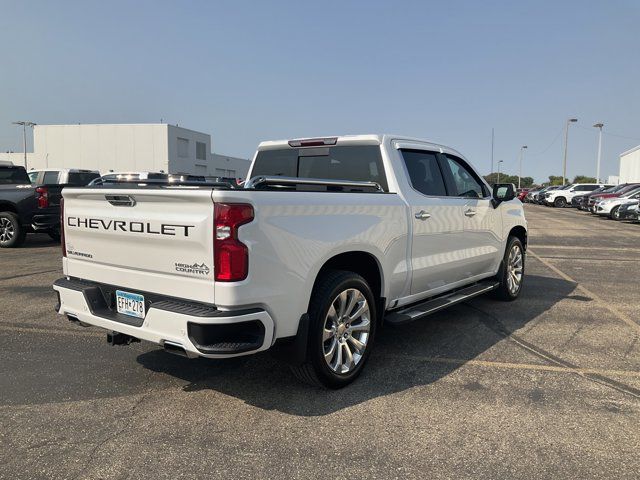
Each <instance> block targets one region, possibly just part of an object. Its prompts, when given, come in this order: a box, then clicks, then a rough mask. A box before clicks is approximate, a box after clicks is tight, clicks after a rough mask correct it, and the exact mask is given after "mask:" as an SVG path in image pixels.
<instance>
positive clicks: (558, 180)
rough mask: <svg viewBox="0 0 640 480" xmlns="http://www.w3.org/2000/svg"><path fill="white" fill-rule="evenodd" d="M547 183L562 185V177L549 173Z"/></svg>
mask: <svg viewBox="0 0 640 480" xmlns="http://www.w3.org/2000/svg"><path fill="white" fill-rule="evenodd" d="M549 185H562V177H557V176H555V175H549Z"/></svg>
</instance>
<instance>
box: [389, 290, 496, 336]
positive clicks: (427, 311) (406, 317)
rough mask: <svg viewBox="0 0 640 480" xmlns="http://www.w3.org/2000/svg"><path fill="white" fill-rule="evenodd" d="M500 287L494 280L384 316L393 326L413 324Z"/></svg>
mask: <svg viewBox="0 0 640 480" xmlns="http://www.w3.org/2000/svg"><path fill="white" fill-rule="evenodd" d="M498 285H500V284H499V282H496V281H493V280H491V281H484V282H479V283H475V284H473V285H471V286H469V287H464V288H461V289H460V290H455V291H453V292H450V293H446V294H444V295H441V296H439V297H435V298H430V299H429V300H426V301H424V302H422V303H418V304H414V305H411V306H408V307H403V308H401V309H399V310H394V311H392V312H388V313H386V314H385V316H384V321H385V322H386V323H389V324H391V325H402V324H403V323H409V322H413V321H414V320H418V319H420V318H423V317H426V316H427V315H431V314H432V313H435V312H438V311H440V310H442V309H444V308H447V307H450V306H451V305H455V304H456V303H460V302H464V301H465V300H469V299H470V298H473V297H477V296H478V295H482V294H483V293H487V292H490V291H491V290H494V289H496V288H497V287H498Z"/></svg>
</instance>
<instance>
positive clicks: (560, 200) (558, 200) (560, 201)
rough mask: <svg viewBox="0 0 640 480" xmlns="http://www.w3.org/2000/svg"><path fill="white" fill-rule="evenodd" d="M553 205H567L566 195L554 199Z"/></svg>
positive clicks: (559, 206) (560, 206) (561, 206)
mask: <svg viewBox="0 0 640 480" xmlns="http://www.w3.org/2000/svg"><path fill="white" fill-rule="evenodd" d="M553 206H554V207H556V208H564V207H566V206H567V199H566V198H564V197H558V198H556V199H555V200H554V201H553Z"/></svg>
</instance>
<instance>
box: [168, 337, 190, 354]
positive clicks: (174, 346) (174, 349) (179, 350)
mask: <svg viewBox="0 0 640 480" xmlns="http://www.w3.org/2000/svg"><path fill="white" fill-rule="evenodd" d="M163 346H164V351H165V352H169V353H173V354H174V355H179V356H181V357H185V358H189V356H188V355H187V351H186V350H185V349H184V347H183V346H182V345H180V344H179V343H174V342H169V341H167V340H165V341H164V342H163Z"/></svg>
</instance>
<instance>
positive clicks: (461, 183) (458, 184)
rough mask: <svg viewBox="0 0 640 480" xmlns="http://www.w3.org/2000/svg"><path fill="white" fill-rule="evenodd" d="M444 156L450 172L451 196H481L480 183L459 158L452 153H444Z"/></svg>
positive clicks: (482, 191)
mask: <svg viewBox="0 0 640 480" xmlns="http://www.w3.org/2000/svg"><path fill="white" fill-rule="evenodd" d="M445 158H446V159H447V161H446V164H447V165H448V167H449V171H450V172H451V183H452V184H453V185H452V186H451V187H452V189H453V191H451V192H450V195H451V196H452V197H469V198H482V197H484V196H485V189H484V187H483V185H482V183H481V182H480V180H478V178H477V177H476V175H475V173H474V172H473V171H472V170H471V169H470V168H469V167H467V165H465V163H464V162H463V161H462V160H461V159H459V158H457V157H454V156H453V155H445Z"/></svg>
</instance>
